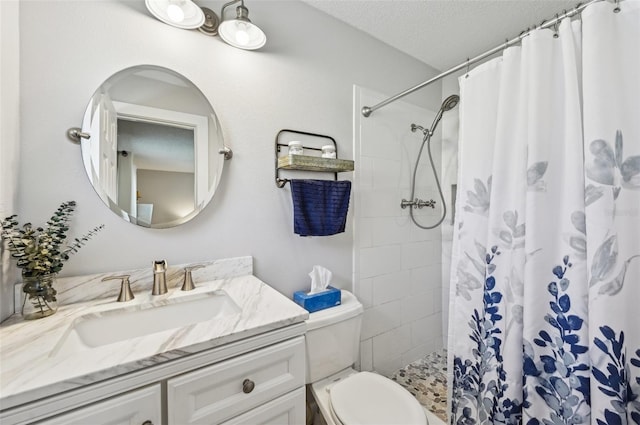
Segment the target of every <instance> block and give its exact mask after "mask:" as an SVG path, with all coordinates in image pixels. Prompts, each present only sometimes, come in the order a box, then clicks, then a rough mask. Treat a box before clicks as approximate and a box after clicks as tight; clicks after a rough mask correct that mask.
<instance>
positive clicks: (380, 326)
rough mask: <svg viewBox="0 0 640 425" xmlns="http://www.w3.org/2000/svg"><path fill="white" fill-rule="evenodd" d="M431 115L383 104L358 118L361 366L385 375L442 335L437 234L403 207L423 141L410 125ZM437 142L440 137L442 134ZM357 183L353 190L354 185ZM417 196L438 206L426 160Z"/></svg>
mask: <svg viewBox="0 0 640 425" xmlns="http://www.w3.org/2000/svg"><path fill="white" fill-rule="evenodd" d="M356 93H357V99H359V102H360V103H362V102H365V104H375V103H376V102H377V101H380V100H382V99H379V100H378V99H377V98H378V97H382V98H384V97H385V96H381V95H378V94H376V93H374V92H372V91H370V90H367V89H363V88H358V89H357V91H356ZM358 106H360V104H358ZM356 112H357V111H356ZM434 115H435V114H434V113H433V112H431V111H427V110H426V109H423V108H418V107H415V106H414V105H411V104H408V103H405V102H402V101H399V102H394V103H393V104H392V105H388V107H387V108H385V111H384V113H383V114H380V115H377V116H376V117H375V119H368V120H367V119H361V118H360V115H359V114H357V113H356V114H355V117H356V126H357V127H356V128H357V129H358V130H359V132H356V140H355V143H356V145H355V147H354V152H355V155H356V156H357V158H354V159H355V160H356V163H357V162H358V161H360V162H362V164H363V169H362V170H358V168H356V177H357V176H358V173H359V172H360V171H362V181H363V184H361V185H359V186H358V187H356V191H357V193H358V198H357V199H358V202H359V203H358V209H357V210H356V212H355V216H354V220H355V221H356V226H355V228H356V229H358V230H357V231H356V244H354V250H355V254H354V258H355V261H357V264H356V265H357V266H358V267H354V270H356V277H357V279H358V285H356V286H357V288H358V289H357V290H358V291H359V293H360V294H361V295H359V297H361V298H362V299H361V301H362V302H363V304H364V305H365V307H366V309H365V312H364V316H363V323H362V334H361V339H362V341H363V345H362V347H361V348H362V352H363V354H361V359H362V362H363V365H366V362H368V361H369V356H370V358H371V363H372V366H373V368H374V369H375V370H377V371H378V372H381V373H383V374H390V373H393V372H394V371H395V370H397V369H398V368H400V367H401V366H404V365H406V364H407V363H408V361H407V360H408V359H411V361H413V360H416V359H417V358H419V357H422V356H424V355H425V354H427V353H428V352H430V351H432V347H433V346H434V344H435V343H434V339H435V338H437V337H438V336H439V335H441V332H442V329H441V328H438V329H434V327H435V326H436V325H437V324H438V323H441V321H437V320H435V319H434V318H433V316H434V311H435V310H436V308H437V306H436V305H435V304H434V303H435V301H434V297H435V296H437V294H436V293H435V292H434V288H435V287H439V286H440V284H441V283H440V279H441V270H440V267H441V261H442V260H441V252H440V251H441V250H440V241H441V238H442V236H441V234H440V230H439V228H435V229H432V230H424V229H420V228H419V227H417V226H416V225H415V224H414V223H413V222H412V221H411V219H410V217H409V210H408V209H404V210H403V209H401V208H400V202H401V200H402V199H403V198H404V199H409V198H410V197H411V190H410V184H411V178H412V174H413V167H414V164H415V161H416V158H417V155H418V151H419V149H420V144H421V142H422V137H421V135H420V134H416V133H412V132H411V131H410V126H409V124H408V123H411V122H416V123H419V124H421V125H422V124H423V121H425V119H426V121H430V120H431V119H432V118H433V116H434ZM427 124H428V123H427ZM436 136H437V138H439V134H437V135H436ZM434 138H436V137H434ZM433 153H434V155H435V157H434V160H435V161H436V164H440V162H439V158H438V156H439V155H440V148H439V147H436V146H434V149H433ZM438 167H439V165H438ZM354 181H355V182H356V184H357V183H358V181H359V179H358V178H356V179H355V180H354ZM415 196H416V197H418V198H421V199H423V200H429V199H431V198H433V199H435V200H436V202H437V205H438V207H439V206H440V203H441V201H440V199H439V197H438V192H437V189H436V185H435V180H434V178H433V171H432V170H431V166H430V164H429V161H428V158H427V157H426V155H425V156H424V157H423V158H422V161H421V164H420V167H419V171H418V182H417V188H416V194H415ZM414 212H415V216H416V219H417V220H418V222H419V223H423V224H425V225H432V224H434V223H435V222H436V221H437V220H438V218H439V217H440V210H439V209H437V208H436V209H435V210H433V209H431V208H423V209H420V210H415V211H414ZM358 226H359V227H358ZM438 294H439V293H438ZM365 341H366V342H365ZM367 344H370V345H367ZM366 350H369V351H366Z"/></svg>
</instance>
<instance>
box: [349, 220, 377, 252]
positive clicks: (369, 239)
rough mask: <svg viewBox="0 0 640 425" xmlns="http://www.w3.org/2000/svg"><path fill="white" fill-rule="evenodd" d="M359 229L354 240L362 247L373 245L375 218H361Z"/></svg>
mask: <svg viewBox="0 0 640 425" xmlns="http://www.w3.org/2000/svg"><path fill="white" fill-rule="evenodd" d="M358 220H359V223H358V226H357V228H358V231H357V232H356V235H355V239H356V241H354V242H355V243H356V244H357V245H355V244H354V245H355V246H358V247H360V248H370V247H372V246H373V221H374V220H375V219H374V218H359V219H358Z"/></svg>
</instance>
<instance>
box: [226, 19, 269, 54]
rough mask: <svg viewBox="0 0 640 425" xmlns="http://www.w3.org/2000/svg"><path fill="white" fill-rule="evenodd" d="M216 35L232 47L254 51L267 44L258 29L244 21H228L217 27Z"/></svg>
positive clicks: (265, 38) (265, 37) (262, 33)
mask: <svg viewBox="0 0 640 425" xmlns="http://www.w3.org/2000/svg"><path fill="white" fill-rule="evenodd" d="M218 35H220V37H221V38H222V39H223V40H224V41H225V42H226V43H227V44H230V45H232V46H233V47H237V48H239V49H245V50H256V49H259V48H261V47H262V46H264V45H265V43H266V42H267V36H266V35H265V34H264V32H262V30H261V29H260V28H258V27H257V26H256V25H254V24H253V23H251V21H249V20H248V19H247V20H244V19H228V20H226V21H223V22H222V23H221V24H220V27H218Z"/></svg>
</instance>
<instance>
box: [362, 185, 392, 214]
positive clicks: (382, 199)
mask: <svg viewBox="0 0 640 425" xmlns="http://www.w3.org/2000/svg"><path fill="white" fill-rule="evenodd" d="M360 199H361V201H362V202H361V205H362V208H361V211H360V213H359V214H360V217H396V216H398V215H399V214H400V213H399V212H398V210H399V208H398V205H399V204H400V199H398V194H397V191H395V190H393V189H378V190H373V189H371V190H366V189H365V190H362V193H361V196H360Z"/></svg>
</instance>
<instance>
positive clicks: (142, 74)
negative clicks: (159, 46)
mask: <svg viewBox="0 0 640 425" xmlns="http://www.w3.org/2000/svg"><path fill="white" fill-rule="evenodd" d="M82 132H83V133H88V134H89V138H88V139H86V138H82V149H81V150H82V160H83V162H84V167H85V170H86V172H87V176H88V177H89V181H90V182H91V184H92V185H93V187H94V188H95V190H96V192H97V193H98V196H100V199H102V201H103V202H104V203H105V205H107V206H108V207H109V208H110V209H111V211H113V212H114V213H116V214H118V215H119V216H120V217H122V218H123V219H125V220H126V221H128V222H130V223H133V224H137V225H139V226H145V227H152V228H166V227H173V226H177V225H179V224H182V223H185V222H187V221H189V220H190V219H192V218H193V217H195V216H196V215H197V214H198V212H200V211H201V210H202V209H203V208H204V207H205V206H206V205H207V204H208V203H209V201H210V200H211V198H212V197H213V195H214V193H215V190H216V187H217V186H218V182H219V180H220V175H221V173H222V167H223V164H224V159H225V156H224V155H222V154H221V152H222V151H224V150H225V147H224V141H223V138H222V131H221V130H220V125H219V123H218V119H217V117H216V114H215V112H214V110H213V108H212V107H211V104H210V103H209V101H208V100H207V98H206V97H205V96H204V95H203V94H202V92H201V91H200V90H199V89H198V88H197V87H196V86H195V85H194V84H193V83H192V82H191V81H189V80H188V79H187V78H185V77H184V76H182V75H180V74H178V73H177V72H175V71H172V70H170V69H167V68H162V67H159V66H153V65H140V66H135V67H132V68H127V69H124V70H122V71H119V72H117V73H116V74H114V75H112V76H111V77H109V78H108V79H107V80H106V81H105V82H104V83H103V84H102V85H101V86H100V87H98V89H97V90H96V92H95V93H94V95H93V97H92V98H91V100H90V102H89V105H88V106H87V110H86V111H85V114H84V119H83V122H82Z"/></svg>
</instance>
